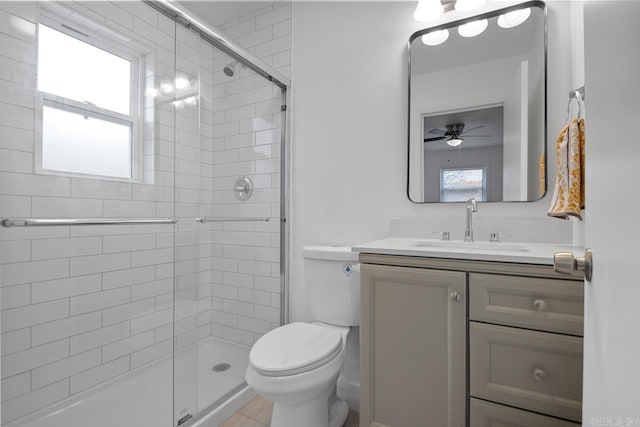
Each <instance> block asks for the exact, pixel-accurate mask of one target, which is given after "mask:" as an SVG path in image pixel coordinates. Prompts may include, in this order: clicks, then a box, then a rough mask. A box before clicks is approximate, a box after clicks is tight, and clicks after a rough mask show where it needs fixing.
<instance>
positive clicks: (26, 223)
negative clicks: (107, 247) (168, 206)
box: [0, 218, 178, 228]
mask: <svg viewBox="0 0 640 427" xmlns="http://www.w3.org/2000/svg"><path fill="white" fill-rule="evenodd" d="M176 222H178V220H177V219H175V218H4V219H3V220H2V221H0V225H2V226H3V227H8V228H9V227H68V226H77V225H162V224H175V223H176Z"/></svg>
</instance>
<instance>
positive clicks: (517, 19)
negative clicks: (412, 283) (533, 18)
mask: <svg viewBox="0 0 640 427" xmlns="http://www.w3.org/2000/svg"><path fill="white" fill-rule="evenodd" d="M530 15H531V9H530V8H526V9H519V10H514V11H512V12H507V13H505V14H502V15H500V16H498V25H499V26H500V27H502V28H513V27H517V26H518V25H520V24H522V23H523V22H524V21H526V20H527V19H528V18H529V16H530Z"/></svg>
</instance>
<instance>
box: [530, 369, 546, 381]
mask: <svg viewBox="0 0 640 427" xmlns="http://www.w3.org/2000/svg"><path fill="white" fill-rule="evenodd" d="M546 376H547V373H546V372H545V371H543V370H542V369H540V368H536V369H534V370H533V378H535V379H536V381H542V380H543V379H544V378H545V377H546Z"/></svg>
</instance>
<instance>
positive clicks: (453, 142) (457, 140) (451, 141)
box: [447, 138, 464, 147]
mask: <svg viewBox="0 0 640 427" xmlns="http://www.w3.org/2000/svg"><path fill="white" fill-rule="evenodd" d="M462 141H464V140H463V139H462V138H449V139H447V144H449V145H450V146H452V147H457V146H458V145H460V144H462Z"/></svg>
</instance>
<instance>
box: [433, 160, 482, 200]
mask: <svg viewBox="0 0 640 427" xmlns="http://www.w3.org/2000/svg"><path fill="white" fill-rule="evenodd" d="M465 170H481V171H482V200H478V201H479V202H485V201H486V200H487V167H486V166H470V167H463V168H455V167H453V168H451V167H449V168H440V201H442V199H443V197H442V196H443V192H444V191H445V188H444V187H443V184H444V180H443V179H442V174H443V173H444V171H465Z"/></svg>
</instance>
